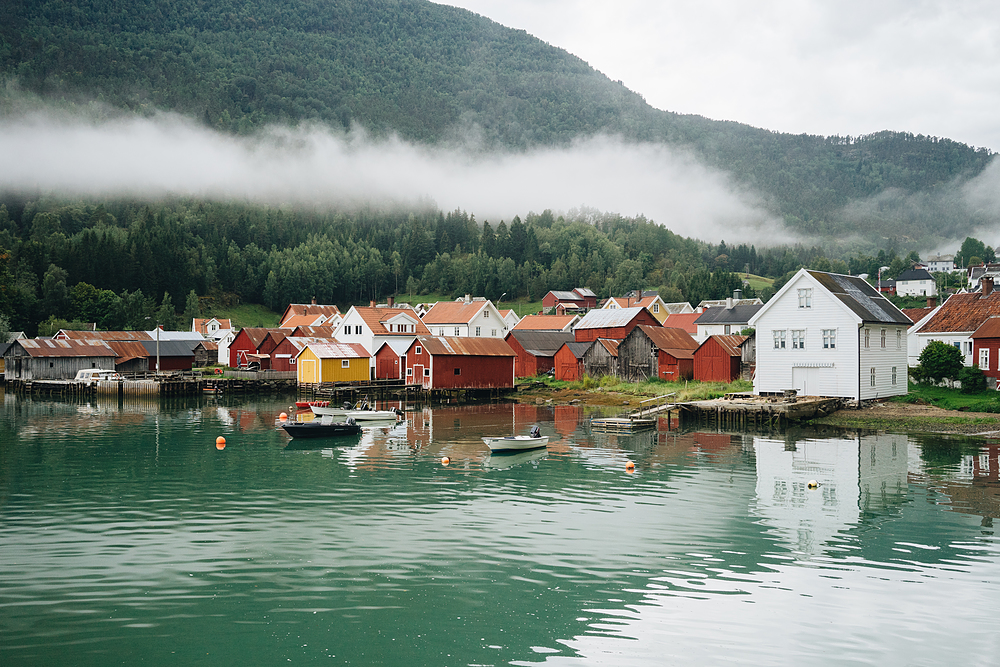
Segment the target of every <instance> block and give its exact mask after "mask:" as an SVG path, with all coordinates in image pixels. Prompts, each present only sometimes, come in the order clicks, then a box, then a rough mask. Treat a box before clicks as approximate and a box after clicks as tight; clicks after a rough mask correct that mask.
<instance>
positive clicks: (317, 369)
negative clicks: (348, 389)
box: [295, 343, 371, 384]
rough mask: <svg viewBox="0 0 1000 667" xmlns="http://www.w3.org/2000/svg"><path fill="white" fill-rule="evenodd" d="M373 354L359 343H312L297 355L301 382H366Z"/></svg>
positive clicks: (297, 366)
mask: <svg viewBox="0 0 1000 667" xmlns="http://www.w3.org/2000/svg"><path fill="white" fill-rule="evenodd" d="M370 357H371V355H370V354H368V351H367V350H366V349H365V348H364V347H362V346H361V344H359V343H311V344H309V345H306V346H305V347H304V348H302V351H301V352H299V353H298V355H296V357H295V358H296V368H297V372H298V382H299V384H313V383H320V382H365V381H367V380H369V379H370V377H369V370H368V369H369V367H370V365H371V364H370V362H369V358H370Z"/></svg>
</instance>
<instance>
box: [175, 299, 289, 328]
mask: <svg viewBox="0 0 1000 667" xmlns="http://www.w3.org/2000/svg"><path fill="white" fill-rule="evenodd" d="M212 310H213V312H212V313H211V314H205V315H202V317H216V318H218V319H220V320H224V319H227V318H228V319H230V320H232V322H233V326H235V327H239V328H243V327H268V328H274V327H277V326H278V320H279V319H280V318H281V313H276V312H274V311H273V310H270V309H268V308H267V307H265V306H262V305H260V304H257V303H241V304H240V305H238V306H232V307H231V308H213V309H212ZM190 324H191V323H190V322H189V323H188V326H190Z"/></svg>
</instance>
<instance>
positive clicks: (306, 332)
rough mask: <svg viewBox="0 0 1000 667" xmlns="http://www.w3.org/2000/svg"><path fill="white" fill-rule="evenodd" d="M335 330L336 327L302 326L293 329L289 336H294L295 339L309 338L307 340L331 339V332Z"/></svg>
mask: <svg viewBox="0 0 1000 667" xmlns="http://www.w3.org/2000/svg"><path fill="white" fill-rule="evenodd" d="M335 330H336V327H303V326H298V327H295V331H293V332H292V333H291V334H289V335H290V336H296V337H302V336H305V337H309V338H333V332H334V331H335Z"/></svg>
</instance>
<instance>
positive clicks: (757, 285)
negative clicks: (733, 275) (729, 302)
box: [737, 273, 774, 291]
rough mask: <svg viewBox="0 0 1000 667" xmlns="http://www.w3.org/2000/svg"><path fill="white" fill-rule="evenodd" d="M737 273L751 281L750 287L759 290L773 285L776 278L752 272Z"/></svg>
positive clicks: (748, 281)
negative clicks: (756, 274)
mask: <svg viewBox="0 0 1000 667" xmlns="http://www.w3.org/2000/svg"><path fill="white" fill-rule="evenodd" d="M737 275H739V277H740V278H742V279H743V280H745V281H747V283H749V285H750V287H752V288H754V289H755V290H758V291H760V290H762V289H764V288H765V287H770V286H771V285H773V284H774V278H765V277H764V276H755V275H754V274H752V273H740V274H737Z"/></svg>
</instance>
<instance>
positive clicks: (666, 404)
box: [590, 394, 677, 433]
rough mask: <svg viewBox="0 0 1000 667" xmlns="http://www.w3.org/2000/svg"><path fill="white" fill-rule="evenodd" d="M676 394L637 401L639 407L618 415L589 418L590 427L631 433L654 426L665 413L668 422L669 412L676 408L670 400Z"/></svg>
mask: <svg viewBox="0 0 1000 667" xmlns="http://www.w3.org/2000/svg"><path fill="white" fill-rule="evenodd" d="M675 396H676V394H664V395H663V396H657V397H656V398H647V399H646V400H644V401H639V409H638V410H636V411H635V412H633V413H631V414H627V415H622V416H619V417H601V418H598V419H591V420H590V426H591V428H594V429H597V430H600V431H608V432H612V433H632V432H635V431H642V430H645V429H650V428H656V419H657V417H659V416H660V415H663V414H666V416H667V420H668V422H669V419H670V412H671V411H672V410H676V409H677V404H676V403H673V402H671V401H672V399H673V398H674V397H675Z"/></svg>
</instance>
